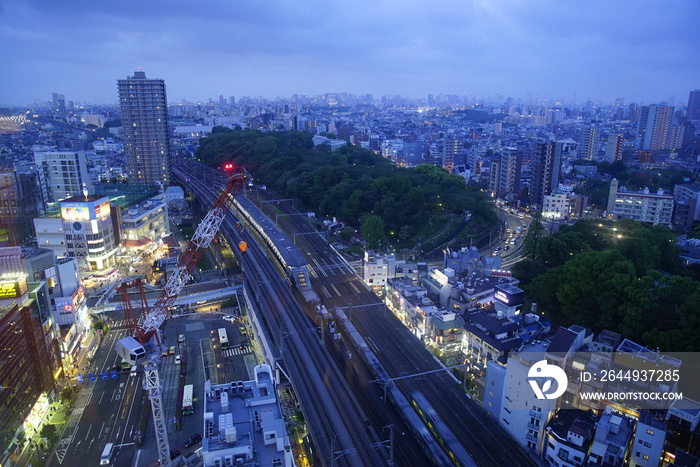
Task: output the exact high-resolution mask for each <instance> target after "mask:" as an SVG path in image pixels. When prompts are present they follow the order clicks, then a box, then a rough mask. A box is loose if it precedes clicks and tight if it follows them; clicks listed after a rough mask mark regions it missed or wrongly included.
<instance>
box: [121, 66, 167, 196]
mask: <svg viewBox="0 0 700 467" xmlns="http://www.w3.org/2000/svg"><path fill="white" fill-rule="evenodd" d="M117 86H118V88H119V103H120V105H121V111H122V136H123V137H124V155H125V157H126V167H127V173H128V175H129V182H130V183H139V184H147V185H152V184H157V183H158V182H160V183H162V184H163V186H168V185H170V178H171V173H170V132H169V129H168V106H167V96H166V93H165V81H163V80H162V79H146V73H145V72H143V71H136V72H134V76H133V77H127V78H126V79H120V80H117Z"/></svg>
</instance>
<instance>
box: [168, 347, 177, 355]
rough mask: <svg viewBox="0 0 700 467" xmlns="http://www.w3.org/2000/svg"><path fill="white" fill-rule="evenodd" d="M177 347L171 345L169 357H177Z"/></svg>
mask: <svg viewBox="0 0 700 467" xmlns="http://www.w3.org/2000/svg"><path fill="white" fill-rule="evenodd" d="M175 351H176V347H175V346H174V345H171V346H170V348H169V349H168V355H175Z"/></svg>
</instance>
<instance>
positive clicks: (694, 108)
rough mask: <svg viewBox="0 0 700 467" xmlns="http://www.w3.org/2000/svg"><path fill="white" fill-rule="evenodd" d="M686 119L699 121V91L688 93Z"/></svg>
mask: <svg viewBox="0 0 700 467" xmlns="http://www.w3.org/2000/svg"><path fill="white" fill-rule="evenodd" d="M686 117H687V118H688V120H700V89H695V90H694V91H690V96H688V110H687V112H686Z"/></svg>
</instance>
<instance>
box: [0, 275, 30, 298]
mask: <svg viewBox="0 0 700 467" xmlns="http://www.w3.org/2000/svg"><path fill="white" fill-rule="evenodd" d="M25 293H27V275H26V274H21V275H19V274H3V275H2V276H0V300H4V299H6V298H19V297H21V296H22V295H24V294H25Z"/></svg>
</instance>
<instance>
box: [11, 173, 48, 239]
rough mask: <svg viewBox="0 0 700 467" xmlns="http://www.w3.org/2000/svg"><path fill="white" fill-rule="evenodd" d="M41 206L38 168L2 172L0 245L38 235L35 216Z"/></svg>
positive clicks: (37, 214)
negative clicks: (35, 169)
mask: <svg viewBox="0 0 700 467" xmlns="http://www.w3.org/2000/svg"><path fill="white" fill-rule="evenodd" d="M41 208H43V205H42V203H41V194H40V191H39V184H38V183H37V174H36V172H32V171H30V172H20V171H18V170H11V171H6V172H2V173H0V245H4V246H17V245H22V244H24V243H26V242H28V241H30V240H31V239H32V238H33V237H34V226H33V224H32V219H34V218H35V217H38V216H39V212H40V209H41Z"/></svg>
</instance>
